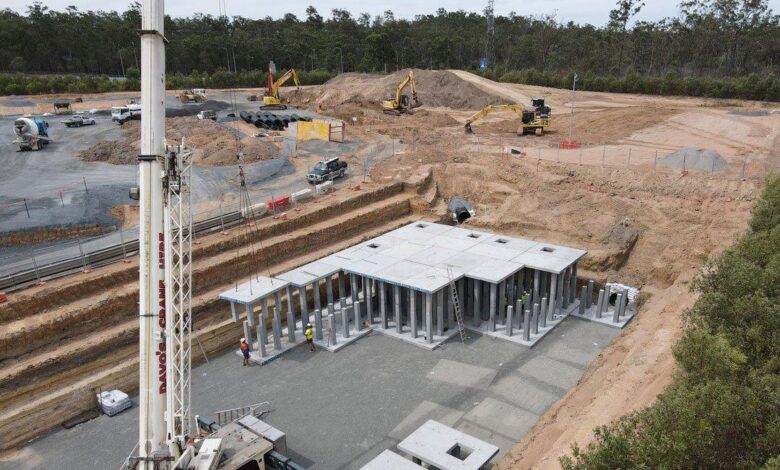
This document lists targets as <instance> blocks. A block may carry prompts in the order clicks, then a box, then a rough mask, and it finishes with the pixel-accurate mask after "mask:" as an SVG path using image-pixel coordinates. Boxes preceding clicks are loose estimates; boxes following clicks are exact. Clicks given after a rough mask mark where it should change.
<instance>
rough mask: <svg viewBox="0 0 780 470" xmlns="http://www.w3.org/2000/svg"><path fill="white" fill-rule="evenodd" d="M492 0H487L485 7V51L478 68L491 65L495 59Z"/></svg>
mask: <svg viewBox="0 0 780 470" xmlns="http://www.w3.org/2000/svg"><path fill="white" fill-rule="evenodd" d="M494 4H495V1H494V0H488V4H487V6H486V7H485V18H486V19H487V32H486V34H485V53H484V55H483V57H482V60H481V61H480V64H479V65H480V68H487V67H489V66H491V65H493V61H494V60H495V53H494V44H495V35H496V34H495V33H496V19H495V17H494V16H493V11H494V8H493V7H494Z"/></svg>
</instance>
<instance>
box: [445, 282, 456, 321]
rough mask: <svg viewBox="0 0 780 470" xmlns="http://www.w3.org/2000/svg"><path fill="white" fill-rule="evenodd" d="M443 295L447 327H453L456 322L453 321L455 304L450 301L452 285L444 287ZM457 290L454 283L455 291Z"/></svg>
mask: <svg viewBox="0 0 780 470" xmlns="http://www.w3.org/2000/svg"><path fill="white" fill-rule="evenodd" d="M444 289H445V290H444V297H445V298H446V299H447V328H455V327H456V326H457V324H458V323H457V322H456V321H455V304H454V303H453V301H452V286H449V285H448V286H447V287H445V288H444ZM457 290H458V284H457V283H455V291H456V292H457Z"/></svg>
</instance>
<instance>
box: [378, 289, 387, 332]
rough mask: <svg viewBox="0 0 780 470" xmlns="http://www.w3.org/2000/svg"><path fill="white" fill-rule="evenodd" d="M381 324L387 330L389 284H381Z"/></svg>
mask: <svg viewBox="0 0 780 470" xmlns="http://www.w3.org/2000/svg"><path fill="white" fill-rule="evenodd" d="M379 323H380V325H381V326H382V328H384V329H385V330H386V329H387V284H385V283H384V282H380V283H379Z"/></svg>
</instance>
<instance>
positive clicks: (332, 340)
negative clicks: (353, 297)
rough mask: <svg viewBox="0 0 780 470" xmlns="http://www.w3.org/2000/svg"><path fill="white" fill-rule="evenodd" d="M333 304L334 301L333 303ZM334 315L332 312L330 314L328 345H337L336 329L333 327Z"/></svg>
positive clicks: (327, 325)
mask: <svg viewBox="0 0 780 470" xmlns="http://www.w3.org/2000/svg"><path fill="white" fill-rule="evenodd" d="M331 304H332V303H331ZM334 318H335V317H334V316H333V314H332V313H329V314H328V321H327V324H326V327H327V329H328V346H335V345H336V329H335V328H333V324H334V323H333V320H334Z"/></svg>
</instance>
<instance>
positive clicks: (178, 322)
mask: <svg viewBox="0 0 780 470" xmlns="http://www.w3.org/2000/svg"><path fill="white" fill-rule="evenodd" d="M163 22H164V4H163V0H144V2H143V16H142V23H141V30H140V31H139V34H140V36H141V154H140V155H139V156H138V167H139V174H140V184H139V190H138V196H139V199H140V230H139V231H140V235H139V256H140V277H139V283H140V289H139V295H140V298H139V312H138V313H139V322H140V324H139V338H140V367H139V369H140V381H139V387H140V390H139V394H140V396H139V401H140V423H139V434H138V447H137V455H134V456H131V457H130V459H129V463H130V464H131V465H132V466H133V467H135V468H139V469H142V470H158V469H165V468H171V467H172V466H173V462H174V461H176V460H177V459H178V457H179V456H180V455H181V453H182V452H183V450H184V447H185V444H186V442H187V439H188V438H189V436H190V435H191V434H192V432H193V423H192V416H191V413H190V370H191V364H192V361H191V347H190V334H191V330H192V321H191V318H192V315H191V307H190V300H191V290H190V286H191V280H192V274H191V264H190V260H191V254H192V249H191V248H192V247H191V232H192V230H191V228H192V216H191V210H190V179H191V169H192V168H191V161H190V153H189V152H187V151H186V150H185V149H184V147H183V144H182V145H180V146H167V145H166V143H165V41H166V39H165V31H164V26H163Z"/></svg>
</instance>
